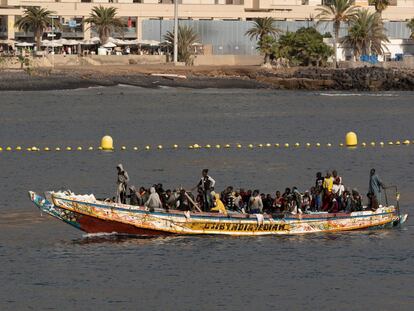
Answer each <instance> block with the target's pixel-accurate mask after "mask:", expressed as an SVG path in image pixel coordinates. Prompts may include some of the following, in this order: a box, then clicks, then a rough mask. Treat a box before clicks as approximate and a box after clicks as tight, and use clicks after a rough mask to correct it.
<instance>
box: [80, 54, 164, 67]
mask: <svg viewBox="0 0 414 311" xmlns="http://www.w3.org/2000/svg"><path fill="white" fill-rule="evenodd" d="M88 58H90V59H92V60H93V61H94V62H96V63H98V64H100V65H128V64H130V63H131V62H132V63H134V64H162V63H165V62H166V61H167V57H166V56H165V55H128V56H127V55H106V56H105V55H104V56H100V55H90V56H87V57H85V59H88Z"/></svg>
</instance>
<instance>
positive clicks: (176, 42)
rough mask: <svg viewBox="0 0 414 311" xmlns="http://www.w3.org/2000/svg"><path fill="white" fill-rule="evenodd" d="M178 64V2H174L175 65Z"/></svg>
mask: <svg viewBox="0 0 414 311" xmlns="http://www.w3.org/2000/svg"><path fill="white" fill-rule="evenodd" d="M177 63H178V0H174V64H177Z"/></svg>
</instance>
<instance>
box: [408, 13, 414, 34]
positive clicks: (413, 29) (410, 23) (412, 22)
mask: <svg viewBox="0 0 414 311" xmlns="http://www.w3.org/2000/svg"><path fill="white" fill-rule="evenodd" d="M407 27H408V28H409V29H410V30H411V35H410V39H414V18H412V19H410V20H409V21H408V23H407Z"/></svg>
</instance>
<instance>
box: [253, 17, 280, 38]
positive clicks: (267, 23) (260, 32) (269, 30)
mask: <svg viewBox="0 0 414 311" xmlns="http://www.w3.org/2000/svg"><path fill="white" fill-rule="evenodd" d="M274 22H275V20H274V19H273V17H264V18H256V19H255V20H254V23H253V27H252V28H250V29H249V30H247V31H246V34H245V35H246V36H249V38H250V40H253V39H256V40H258V41H260V40H261V39H262V37H263V36H266V35H270V36H276V35H277V34H279V33H281V30H280V29H279V28H277V27H275V26H274V25H273V24H274Z"/></svg>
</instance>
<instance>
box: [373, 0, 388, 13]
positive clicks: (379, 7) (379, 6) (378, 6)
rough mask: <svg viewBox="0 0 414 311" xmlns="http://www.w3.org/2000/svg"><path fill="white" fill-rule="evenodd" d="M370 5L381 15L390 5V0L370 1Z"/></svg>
mask: <svg viewBox="0 0 414 311" xmlns="http://www.w3.org/2000/svg"><path fill="white" fill-rule="evenodd" d="M369 4H370V5H373V6H374V7H375V11H377V13H379V15H381V14H382V11H384V10H385V9H386V8H387V7H388V6H389V5H390V1H389V0H369Z"/></svg>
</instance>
